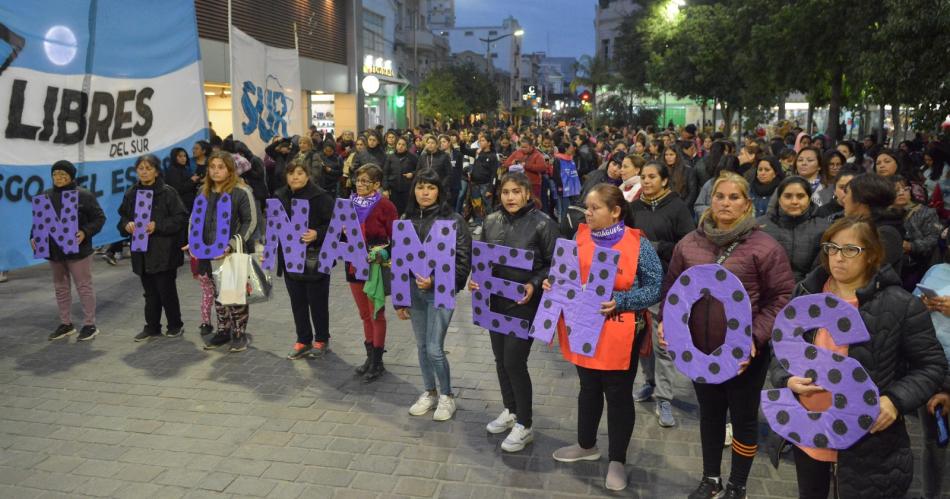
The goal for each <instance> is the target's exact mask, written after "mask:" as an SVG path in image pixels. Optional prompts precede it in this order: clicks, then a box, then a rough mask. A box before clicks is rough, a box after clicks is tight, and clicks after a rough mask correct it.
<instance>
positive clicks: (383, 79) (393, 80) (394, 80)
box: [373, 74, 409, 85]
mask: <svg viewBox="0 0 950 499" xmlns="http://www.w3.org/2000/svg"><path fill="white" fill-rule="evenodd" d="M373 76H375V77H376V78H378V79H379V82H380V83H382V84H384V85H387V84H392V85H408V84H409V80H406V79H404V78H400V77H398V76H386V75H380V74H374V75H373Z"/></svg>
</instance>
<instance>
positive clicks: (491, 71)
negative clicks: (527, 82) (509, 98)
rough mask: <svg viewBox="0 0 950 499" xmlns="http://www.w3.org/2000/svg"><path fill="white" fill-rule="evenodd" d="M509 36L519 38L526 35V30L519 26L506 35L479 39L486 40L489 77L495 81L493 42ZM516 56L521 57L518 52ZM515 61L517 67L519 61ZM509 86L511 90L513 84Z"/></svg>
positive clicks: (515, 78) (514, 93) (515, 76)
mask: <svg viewBox="0 0 950 499" xmlns="http://www.w3.org/2000/svg"><path fill="white" fill-rule="evenodd" d="M509 36H515V37H517V38H521V37H522V36H524V30H523V29H521V28H519V29H516V30H515V31H513V32H511V33H505V34H504V35H501V36H496V37H494V38H492V37H488V38H479V39H478V40H479V41H482V42H485V60H486V61H487V62H488V71H489V73H488V74H489V76H488V77H489V79H491V81H492V82H494V81H495V63H494V61H492V58H491V44H493V43H495V42H497V41H499V40H504V39H505V38H508V37H509ZM515 57H520V56H519V55H517V54H515ZM514 62H515V65H516V67H517V61H514ZM512 76H513V80H515V81H517V75H515V74H513V75H512ZM508 88H509V90H510V89H511V86H510V85H509V87H508ZM516 90H520V89H517V87H516ZM516 94H518V92H513V93H512V95H516Z"/></svg>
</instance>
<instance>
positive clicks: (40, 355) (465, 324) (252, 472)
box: [0, 260, 920, 499]
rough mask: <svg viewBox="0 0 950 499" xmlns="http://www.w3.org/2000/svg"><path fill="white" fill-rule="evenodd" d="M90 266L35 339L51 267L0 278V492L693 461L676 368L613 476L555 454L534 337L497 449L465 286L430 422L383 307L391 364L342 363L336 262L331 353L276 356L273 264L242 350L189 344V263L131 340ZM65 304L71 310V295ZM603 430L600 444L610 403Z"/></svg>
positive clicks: (276, 485) (369, 487) (353, 319)
mask: <svg viewBox="0 0 950 499" xmlns="http://www.w3.org/2000/svg"><path fill="white" fill-rule="evenodd" d="M95 282H96V289H97V291H98V301H99V307H98V323H99V327H100V329H101V330H102V333H101V334H100V335H99V336H98V337H97V338H96V339H95V340H94V341H91V342H88V343H77V342H76V340H75V336H73V337H71V338H70V339H69V340H68V341H63V340H61V341H57V342H47V341H46V336H47V334H48V333H49V332H50V331H51V330H52V329H53V328H55V327H56V325H57V313H56V305H55V301H54V298H53V291H52V283H51V277H50V274H49V270H48V267H46V266H45V265H41V266H37V267H34V268H31V269H26V270H21V271H15V272H13V273H12V274H11V281H10V282H8V283H6V284H0V497H4V498H7V497H9V498H32V497H44V498H45V497H69V498H73V497H84V496H98V497H130V498H136V499H137V498H145V497H163V498H164V497H169V498H171V497H272V498H293V497H317V498H324V497H327V498H329V497H333V498H374V497H380V498H382V497H387V498H388V497H444V498H533V497H537V498H542V497H543V498H548V497H552V498H581V497H603V496H620V497H656V498H666V497H685V496H686V494H687V493H688V491H689V489H690V488H691V487H692V486H694V485H695V484H696V483H697V482H698V480H699V477H700V472H701V469H702V458H701V455H702V454H701V451H700V444H699V426H698V420H697V408H696V405H695V397H694V396H693V393H692V389H691V387H690V385H689V384H688V383H687V381H686V380H685V379H680V380H678V381H677V383H676V396H677V398H678V400H677V401H676V402H675V414H676V417H677V419H678V422H679V426H678V427H676V428H673V429H661V428H660V427H658V426H657V424H656V418H655V416H654V415H653V410H654V405H653V403H643V404H637V405H638V407H637V415H638V419H637V425H636V427H635V430H634V434H633V441H632V442H631V444H630V449H629V452H628V461H627V467H626V469H627V472H628V476H629V481H630V486H629V488H628V489H627V490H626V491H624V492H622V493H610V492H608V491H606V490H605V489H604V487H603V477H604V474H605V473H606V464H607V463H606V462H605V460H604V459H602V460H601V461H600V462H596V463H590V462H587V463H577V464H573V465H565V464H561V463H556V462H555V461H554V460H553V459H551V452H552V451H553V450H554V449H556V448H557V447H560V446H562V445H565V444H567V443H570V442H573V441H574V436H575V428H576V423H577V409H576V394H577V386H578V385H577V377H576V374H575V371H574V368H573V366H571V365H570V364H568V363H567V362H565V361H564V360H563V359H562V358H561V357H560V354H559V353H558V352H557V350H556V348H552V347H548V346H547V345H541V344H535V345H534V348H533V351H532V354H531V358H530V362H529V370H530V372H531V375H532V378H533V380H534V402H535V418H534V421H535V431H536V439H535V442H534V443H533V444H531V445H530V446H529V447H528V448H527V449H526V450H524V451H522V452H519V453H515V454H507V453H503V452H502V451H501V450H500V448H499V444H500V443H501V440H502V439H503V437H504V435H497V436H496V435H489V434H487V433H486V431H485V429H484V425H485V423H486V422H487V421H489V420H490V419H492V418H494V417H495V416H496V415H497V414H498V413H499V412H500V411H501V409H502V407H501V396H500V393H499V391H498V384H497V379H496V376H495V371H494V362H493V359H492V354H491V348H490V346H489V342H488V338H486V334H488V333H486V332H485V331H483V330H480V329H478V328H476V327H474V326H473V325H472V324H471V310H470V307H469V305H470V301H469V300H468V295H467V294H462V295H461V296H460V299H459V304H460V306H459V309H458V310H457V311H456V314H455V317H454V320H453V323H452V327H451V329H450V334H449V336H448V338H447V341H446V349H447V350H448V358H449V360H450V362H451V369H452V378H453V379H452V381H453V384H454V385H455V387H456V390H457V395H458V406H459V410H458V412H457V413H456V416H455V419H454V420H452V421H449V422H443V423H437V422H434V421H432V420H431V419H430V418H429V417H421V418H414V417H412V416H409V414H408V412H407V409H408V406H409V405H410V404H411V403H412V402H413V401H414V400H415V398H416V397H417V396H418V394H419V393H421V390H422V382H421V375H420V372H419V367H418V363H417V357H416V350H415V344H414V340H413V336H412V332H411V330H410V327H409V324H408V323H407V322H400V321H398V320H395V314H394V313H392V311H391V308H390V309H388V310H387V316H388V318H389V319H390V321H389V330H388V341H387V343H388V346H387V348H388V353H387V354H386V358H385V359H386V367H387V369H388V371H389V372H388V373H387V374H386V375H385V376H384V377H383V378H381V379H380V380H379V381H377V382H375V383H372V384H362V383H360V382H359V380H357V379H355V378H354V377H353V373H352V370H353V367H354V366H355V365H357V364H359V363H361V362H362V360H363V356H364V355H365V353H364V350H363V345H362V332H361V326H360V323H359V320H358V317H357V313H356V308H355V306H354V305H353V302H352V297H351V296H350V293H349V290H348V289H347V287H346V283H345V282H344V280H343V276H342V274H340V273H339V272H336V273H335V274H334V276H333V285H332V288H331V303H330V313H331V334H332V340H331V349H332V352H331V353H330V354H329V355H328V356H327V357H326V358H323V359H318V360H299V361H290V360H287V359H285V357H284V355H285V354H286V352H287V351H288V350H289V347H290V346H291V344H292V343H293V341H294V334H293V321H292V318H291V314H290V309H289V301H288V299H287V293H286V289H285V288H284V286H283V283H282V282H280V280H279V279H277V280H275V287H274V298H273V299H272V300H271V301H270V302H268V303H266V304H259V305H253V306H251V320H250V325H249V332H250V333H251V334H252V336H253V341H252V345H251V348H250V349H249V350H248V351H247V352H244V353H240V354H228V353H225V352H224V351H211V352H206V351H203V350H202V349H201V348H200V346H201V340H200V338H199V335H198V334H197V331H196V328H197V326H198V322H199V321H198V317H199V312H198V305H199V300H198V296H199V289H198V285H197V282H196V281H194V280H192V278H191V276H190V275H189V274H188V273H187V270H182V271H181V272H180V274H179V280H178V287H179V290H180V295H181V297H182V308H183V313H184V317H185V322H186V328H187V329H186V333H185V335H184V336H183V337H182V338H174V339H170V338H160V339H157V340H154V341H151V342H145V343H134V342H133V341H132V337H133V336H134V335H135V334H136V333H137V332H138V331H139V330H140V329H141V326H142V325H143V320H142V303H143V300H142V292H141V287H140V284H139V281H138V278H137V277H135V276H134V275H133V274H132V273H131V271H130V269H129V264H128V260H122V261H120V263H119V265H118V266H117V267H110V266H108V265H106V264H105V263H104V262H101V261H97V262H96V263H95ZM74 314H75V315H74V317H75V319H74V320H75V321H76V322H79V321H80V320H81V312H80V309H79V305H78V303H76V304H75V305H74ZM910 421H911V422H910V426H911V430H912V441H913V443H914V446H915V448H916V449H917V454H918V458H919V448H920V444H919V440H920V438H919V431H918V429H917V421H916V419H913V418H911V420H910ZM763 430H764V426H763ZM601 433H602V436H601V445H602V446H604V447H606V417H605V418H604V421H602V424H601ZM723 454H724V463H723V470H728V469H729V468H728V461H729V457H728V452H724V453H723ZM918 470H919V467H918ZM914 487H915V488H914V491H915V492H916V491H918V487H919V479H915V485H914ZM796 491H797V489H796V485H795V477H794V467H793V465H792V464H791V463H790V462H789V461H784V462H783V463H782V465H781V466H780V468H779V469H778V470H775V469H774V468H772V466H771V465H769V464H768V462H767V459H766V457H765V455H764V454H763V453H762V452H760V455H759V457H758V458H757V459H756V462H755V464H754V466H753V469H752V474H751V478H750V481H749V494H750V496H751V497H774V498H779V497H794V496H795V494H796ZM912 495H914V494H912Z"/></svg>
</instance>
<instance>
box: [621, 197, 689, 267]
mask: <svg viewBox="0 0 950 499" xmlns="http://www.w3.org/2000/svg"><path fill="white" fill-rule="evenodd" d="M625 222H626V225H627V226H628V227H633V228H634V229H639V230H642V231H643V234H644V235H645V236H646V238H647V239H649V240H650V242H651V243H653V247H654V249H656V254H657V256H659V257H660V262H662V263H663V272H664V273H666V268H667V267H668V266H669V264H670V259H671V258H673V248H675V247H676V243H678V242H679V241H680V239H682V238H683V237H684V236H685V235H686V234H689V233H690V232H692V231H693V230H695V229H696V224H695V223H693V215H692V214H691V213H690V211H689V207H687V206H686V203H684V202H683V200H682V199H680V197H679V195H677V194H676V193H675V192H670V193H669V194H667V195H666V196H664V197H663V198H662V199H660V200H659V201H657V202H654V203H651V202H647V201H646V200H644V199H643V196H642V195H641V196H640V199H637V200H636V201H634V202H633V203H631V204H630V206H629V207H628V209H627V217H626V220H625Z"/></svg>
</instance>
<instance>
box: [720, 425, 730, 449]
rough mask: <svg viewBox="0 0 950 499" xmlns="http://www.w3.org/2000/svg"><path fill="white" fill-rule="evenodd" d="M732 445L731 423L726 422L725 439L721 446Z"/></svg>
mask: <svg viewBox="0 0 950 499" xmlns="http://www.w3.org/2000/svg"><path fill="white" fill-rule="evenodd" d="M731 445H732V423H726V439H725V441H723V443H722V446H723V447H729V446H731Z"/></svg>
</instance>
